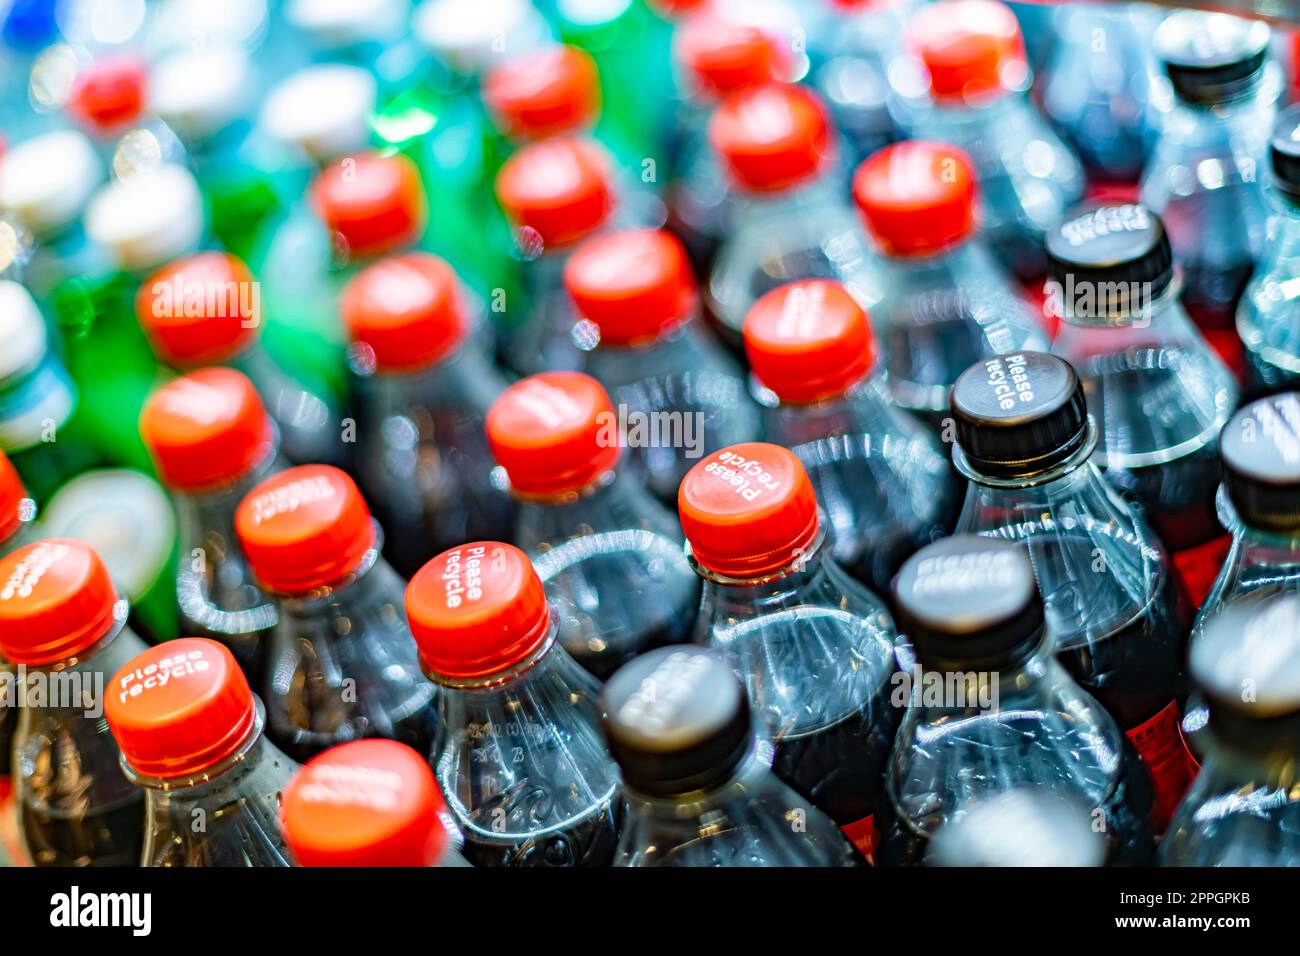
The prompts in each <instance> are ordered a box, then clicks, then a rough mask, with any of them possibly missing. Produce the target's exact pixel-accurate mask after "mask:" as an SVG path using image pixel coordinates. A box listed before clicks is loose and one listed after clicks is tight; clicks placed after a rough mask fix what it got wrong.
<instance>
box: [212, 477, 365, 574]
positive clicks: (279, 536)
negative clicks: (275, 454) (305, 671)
mask: <svg viewBox="0 0 1300 956" xmlns="http://www.w3.org/2000/svg"><path fill="white" fill-rule="evenodd" d="M235 534H236V535H237V536H238V537H239V544H240V546H241V547H242V548H243V549H244V556H245V557H246V558H247V559H248V563H249V565H250V566H251V567H252V569H253V574H254V575H255V576H256V577H257V579H258V581H259V582H261V584H262V585H263V586H264V587H265V588H267V589H269V590H271V591H277V592H279V593H281V594H305V593H306V592H308V591H311V590H312V589H314V588H318V587H324V586H325V585H327V584H334V583H335V582H337V581H339V580H340V579H342V578H343V577H345V576H347V575H348V574H350V573H352V572H353V571H355V570H356V569H357V566H358V565H360V564H361V562H362V560H363V559H364V558H365V556H366V552H367V551H369V550H370V549H371V548H373V547H374V546H375V527H374V524H373V523H372V522H371V520H370V509H369V508H367V507H366V502H365V500H364V499H363V498H362V497H361V492H360V491H358V490H357V486H356V483H355V482H354V481H353V480H352V479H351V478H349V477H348V476H347V475H346V474H344V473H343V472H342V471H340V470H339V469H337V468H335V467H333V466H332V465H299V466H298V467H297V468H287V469H285V470H284V471H282V472H279V473H278V474H275V475H272V476H271V477H270V478H267V479H266V480H265V481H263V482H261V483H260V484H259V485H257V487H255V488H254V489H253V490H252V491H250V492H249V493H248V494H247V495H246V496H245V497H244V500H243V501H241V502H240V503H239V507H238V508H236V509H235Z"/></svg>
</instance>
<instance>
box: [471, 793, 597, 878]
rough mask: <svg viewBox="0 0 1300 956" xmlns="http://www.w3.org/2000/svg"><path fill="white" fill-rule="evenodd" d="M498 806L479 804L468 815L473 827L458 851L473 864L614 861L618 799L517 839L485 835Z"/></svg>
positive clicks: (547, 864) (594, 864)
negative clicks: (572, 820)
mask: <svg viewBox="0 0 1300 956" xmlns="http://www.w3.org/2000/svg"><path fill="white" fill-rule="evenodd" d="M538 798H539V799H540V798H541V795H540V794H539V795H538ZM498 806H499V804H496V803H491V804H486V805H484V806H483V807H480V808H479V809H478V810H476V811H475V812H474V813H473V814H471V816H470V819H469V822H470V824H471V825H472V828H471V827H466V828H465V845H464V846H463V847H462V848H461V853H462V854H463V855H464V857H465V859H466V860H468V861H469V862H470V863H471V864H473V865H474V866H524V867H574V866H583V867H588V866H590V867H604V866H609V865H610V864H611V863H613V861H614V851H615V850H617V849H618V830H619V823H620V816H621V812H620V808H619V802H618V800H617V799H616V800H614V801H613V802H611V803H610V804H608V805H606V806H604V807H601V808H599V809H598V810H597V811H596V812H595V813H593V814H592V815H590V816H589V817H587V818H586V819H583V820H580V821H577V822H575V823H573V824H571V825H569V826H567V827H564V828H562V829H550V830H540V831H538V833H537V834H536V835H534V836H531V837H529V838H528V839H526V840H522V841H519V842H505V841H499V840H492V839H491V838H490V837H488V836H487V835H486V834H489V833H491V824H492V819H493V814H494V813H495V812H496V810H497V808H498ZM512 813H513V811H512ZM497 815H498V816H499V814H497Z"/></svg>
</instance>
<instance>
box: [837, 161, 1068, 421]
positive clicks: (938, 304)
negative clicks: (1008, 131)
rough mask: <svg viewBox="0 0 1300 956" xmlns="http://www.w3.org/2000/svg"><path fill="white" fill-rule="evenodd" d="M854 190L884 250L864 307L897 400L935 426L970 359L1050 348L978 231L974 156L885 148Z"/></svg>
mask: <svg viewBox="0 0 1300 956" xmlns="http://www.w3.org/2000/svg"><path fill="white" fill-rule="evenodd" d="M853 198H854V199H855V200H856V202H857V205H858V210H859V211H860V212H861V213H862V217H863V220H864V222H865V223H866V226H867V230H868V231H869V232H870V234H871V236H872V237H873V239H874V240H875V242H876V245H877V247H878V248H879V249H880V250H881V252H882V253H883V255H884V257H885V265H886V276H887V281H886V283H885V295H884V298H883V300H882V301H881V302H880V304H879V305H877V306H875V307H874V308H872V309H871V310H870V314H871V320H872V322H873V323H874V324H875V328H876V331H877V334H878V336H879V339H880V342H881V352H882V353H883V355H882V364H883V366H884V372H885V375H884V381H885V384H886V387H887V388H888V390H889V394H890V396H891V398H892V399H893V401H894V402H895V404H897V405H900V406H901V407H903V408H905V409H907V410H908V411H910V412H912V413H914V414H916V415H919V416H922V417H924V418H925V419H926V420H928V421H929V422H930V423H931V424H933V425H935V426H936V427H942V421H943V419H944V417H945V416H946V413H947V409H948V390H949V389H950V388H951V387H952V383H953V382H955V381H957V376H958V375H960V374H961V373H962V372H964V371H965V370H966V369H967V368H969V367H970V364H971V363H972V362H975V361H977V360H978V359H981V358H984V357H987V356H990V355H1000V354H1002V353H1004V352H1011V351H1015V350H1017V349H1025V348H1028V349H1041V348H1046V347H1047V336H1046V333H1045V332H1044V329H1043V323H1042V322H1041V320H1040V319H1039V317H1038V316H1037V315H1036V314H1035V313H1034V311H1033V309H1031V308H1030V306H1029V305H1028V303H1027V301H1026V300H1024V299H1022V298H1021V297H1020V295H1019V294H1018V292H1017V291H1016V289H1015V287H1014V286H1013V285H1012V281H1011V277H1010V276H1009V275H1008V274H1007V273H1006V271H1005V269H1004V267H1003V266H1002V264H1001V263H999V262H998V261H997V260H996V259H995V258H994V257H993V255H992V254H991V253H990V252H989V249H988V247H987V246H986V245H985V243H984V242H983V241H982V239H981V238H979V237H976V236H975V215H976V212H975V210H976V183H975V171H974V169H973V168H972V166H971V162H970V158H969V157H968V156H967V155H966V153H964V152H963V151H962V150H960V149H958V148H956V147H954V146H950V145H947V144H944V143H937V142H929V141H925V140H920V141H917V140H913V141H909V142H905V143H899V144H897V145H894V146H888V147H886V148H885V149H882V150H880V152H878V153H876V154H875V155H874V156H872V157H871V158H869V159H868V160H867V161H866V162H864V163H863V164H862V165H861V166H859V167H858V170H857V172H856V173H855V174H854V177H853Z"/></svg>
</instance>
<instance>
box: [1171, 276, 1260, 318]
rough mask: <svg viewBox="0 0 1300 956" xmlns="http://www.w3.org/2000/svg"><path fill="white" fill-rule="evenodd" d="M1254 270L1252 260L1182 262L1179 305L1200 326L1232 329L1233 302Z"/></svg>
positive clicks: (1238, 296)
mask: <svg viewBox="0 0 1300 956" xmlns="http://www.w3.org/2000/svg"><path fill="white" fill-rule="evenodd" d="M1254 270H1255V263H1254V261H1253V260H1252V259H1238V260H1236V261H1232V262H1223V263H1209V262H1184V264H1183V293H1182V302H1183V308H1185V309H1186V310H1187V314H1188V315H1190V316H1191V318H1192V321H1193V322H1195V323H1196V324H1197V325H1198V326H1199V327H1200V328H1203V329H1229V328H1232V324H1233V318H1234V317H1235V316H1236V314H1237V303H1238V302H1239V301H1240V299H1241V295H1242V293H1243V292H1245V291H1246V285H1247V284H1248V283H1249V282H1250V276H1251V273H1252V272H1254Z"/></svg>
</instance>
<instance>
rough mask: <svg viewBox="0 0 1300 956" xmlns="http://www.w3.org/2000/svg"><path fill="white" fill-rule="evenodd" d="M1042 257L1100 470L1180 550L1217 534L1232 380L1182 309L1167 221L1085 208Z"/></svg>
mask: <svg viewBox="0 0 1300 956" xmlns="http://www.w3.org/2000/svg"><path fill="white" fill-rule="evenodd" d="M1047 252H1048V256H1049V258H1050V259H1051V270H1052V278H1051V281H1050V282H1049V283H1048V285H1047V307H1048V308H1049V309H1052V310H1054V311H1055V312H1056V313H1057V314H1058V315H1059V316H1060V318H1061V326H1060V329H1059V330H1058V332H1057V336H1056V341H1055V342H1054V343H1053V345H1052V351H1053V352H1054V353H1055V354H1057V355H1059V356H1061V357H1062V358H1064V359H1066V360H1067V361H1068V362H1070V364H1072V365H1073V366H1074V367H1075V369H1077V370H1078V373H1079V376H1080V378H1082V379H1083V387H1084V391H1085V393H1086V394H1087V397H1088V406H1089V407H1090V408H1091V409H1092V410H1093V412H1094V414H1095V416H1096V421H1097V426H1098V429H1099V435H1098V439H1099V441H1098V446H1097V455H1096V461H1097V464H1098V465H1100V466H1101V467H1103V468H1104V469H1105V470H1106V478H1107V480H1109V481H1110V482H1111V484H1113V485H1115V486H1116V487H1118V488H1119V489H1120V490H1122V491H1124V492H1125V493H1126V494H1128V495H1130V496H1131V497H1133V498H1136V499H1137V500H1138V501H1139V502H1141V503H1142V505H1143V507H1144V508H1145V510H1146V515H1147V519H1148V520H1149V521H1150V522H1151V524H1152V526H1153V527H1154V528H1155V529H1156V531H1157V532H1159V534H1160V537H1161V539H1162V540H1163V541H1164V542H1165V543H1166V544H1167V545H1169V547H1170V548H1171V549H1173V550H1174V551H1175V552H1181V551H1187V550H1189V549H1192V548H1195V547H1197V546H1199V545H1203V544H1207V543H1208V542H1211V541H1212V540H1214V539H1215V538H1220V537H1221V536H1222V535H1223V530H1222V529H1221V528H1220V526H1219V524H1218V521H1217V519H1216V517H1215V513H1214V491H1215V488H1216V487H1217V486H1218V482H1219V467H1218V451H1217V449H1218V444H1217V441H1216V439H1217V438H1218V435H1219V431H1220V429H1222V428H1223V423H1224V422H1225V421H1227V419H1228V416H1229V415H1230V414H1231V413H1232V409H1233V408H1234V407H1235V406H1236V404H1237V384H1236V382H1235V381H1234V379H1233V377H1232V373H1231V372H1229V371H1228V369H1227V367H1226V366H1225V365H1224V364H1223V362H1222V361H1221V360H1220V359H1219V357H1218V355H1216V354H1215V353H1214V352H1213V351H1211V349H1210V347H1209V346H1208V345H1207V344H1206V343H1205V340H1204V339H1203V338H1202V337H1201V334H1200V333H1199V332H1198V331H1197V329H1196V326H1194V325H1193V324H1192V322H1191V320H1190V319H1189V318H1188V316H1187V313H1186V312H1185V311H1184V310H1183V307H1182V305H1181V304H1180V303H1179V301H1178V278H1177V273H1176V270H1175V268H1174V258H1173V254H1172V252H1171V249H1170V244H1169V238H1168V236H1167V235H1166V233H1165V229H1164V226H1163V224H1162V222H1161V219H1160V217H1159V216H1157V215H1155V214H1154V213H1152V212H1150V211H1149V210H1148V209H1147V208H1146V207H1145V206H1140V205H1133V204H1102V205H1095V206H1089V207H1086V208H1085V209H1083V210H1080V211H1077V212H1076V213H1075V214H1073V215H1072V216H1071V217H1070V218H1069V219H1067V220H1065V221H1064V222H1062V223H1060V224H1059V225H1058V226H1056V227H1055V228H1054V229H1053V230H1052V232H1051V233H1050V235H1049V236H1048V240H1047ZM1224 543H1225V544H1226V542H1224ZM1216 547H1218V546H1217V545H1216ZM1218 553H1220V554H1221V553H1222V551H1219V552H1218ZM1188 584H1189V587H1190V588H1192V589H1193V591H1195V590H1196V589H1197V586H1196V585H1195V584H1194V583H1193V582H1190V581H1189V582H1188ZM1206 585H1207V586H1208V581H1207V582H1206ZM1202 593H1203V592H1202Z"/></svg>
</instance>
